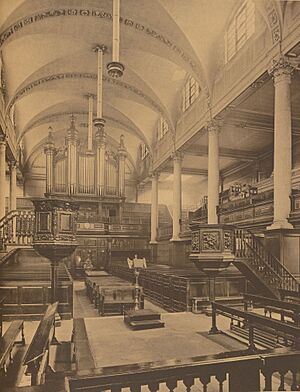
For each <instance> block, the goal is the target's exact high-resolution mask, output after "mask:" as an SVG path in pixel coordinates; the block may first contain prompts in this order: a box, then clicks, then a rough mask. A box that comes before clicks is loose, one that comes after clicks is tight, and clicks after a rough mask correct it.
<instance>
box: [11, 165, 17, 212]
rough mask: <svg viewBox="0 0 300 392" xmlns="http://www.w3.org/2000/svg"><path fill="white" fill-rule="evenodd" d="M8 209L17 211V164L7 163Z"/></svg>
mask: <svg viewBox="0 0 300 392" xmlns="http://www.w3.org/2000/svg"><path fill="white" fill-rule="evenodd" d="M9 204H10V205H9V209H10V211H14V210H16V209H17V162H16V161H10V162H9Z"/></svg>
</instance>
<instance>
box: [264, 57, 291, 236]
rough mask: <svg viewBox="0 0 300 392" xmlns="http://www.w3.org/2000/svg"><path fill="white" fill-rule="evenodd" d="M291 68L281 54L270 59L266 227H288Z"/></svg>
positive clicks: (289, 205)
mask: <svg viewBox="0 0 300 392" xmlns="http://www.w3.org/2000/svg"><path fill="white" fill-rule="evenodd" d="M292 71H293V67H292V66H291V64H290V63H289V62H287V61H286V59H285V58H284V57H281V58H280V59H279V60H278V61H273V64H272V67H271V69H270V70H269V73H270V74H271V75H272V76H273V81H274V93H275V97H274V171H273V176H274V177H273V178H274V218H273V224H272V225H271V226H270V227H268V229H289V228H292V227H293V226H292V225H291V224H290V223H289V222H288V218H289V214H290V211H291V201H290V195H291V192H292V173H291V170H292V129H291V126H292V125H291V98H290V83H291V73H292Z"/></svg>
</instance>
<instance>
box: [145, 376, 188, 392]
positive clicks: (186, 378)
mask: <svg viewBox="0 0 300 392" xmlns="http://www.w3.org/2000/svg"><path fill="white" fill-rule="evenodd" d="M182 381H183V384H184V385H185V387H186V391H187V392H190V390H191V388H192V386H193V385H194V381H195V379H194V377H185V378H184V379H183V380H182ZM151 392H152V391H151Z"/></svg>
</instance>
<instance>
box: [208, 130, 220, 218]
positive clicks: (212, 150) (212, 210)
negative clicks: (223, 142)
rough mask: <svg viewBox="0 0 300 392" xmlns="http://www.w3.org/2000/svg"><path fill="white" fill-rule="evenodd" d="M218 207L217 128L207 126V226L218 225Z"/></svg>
mask: <svg viewBox="0 0 300 392" xmlns="http://www.w3.org/2000/svg"><path fill="white" fill-rule="evenodd" d="M218 205H219V128H218V126H217V125H216V124H214V123H211V124H210V125H209V126H208V221H207V223H208V224H216V223H218V214H217V206H218Z"/></svg>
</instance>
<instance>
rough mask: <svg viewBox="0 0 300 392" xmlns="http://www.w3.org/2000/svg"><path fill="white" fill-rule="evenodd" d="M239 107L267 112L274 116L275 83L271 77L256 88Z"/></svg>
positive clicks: (254, 111) (261, 112) (250, 110)
mask: <svg viewBox="0 0 300 392" xmlns="http://www.w3.org/2000/svg"><path fill="white" fill-rule="evenodd" d="M237 109H245V110H247V111H249V113H251V112H252V113H257V114H266V115H270V116H273V113H274V85H273V81H272V80H271V79H270V80H268V81H267V82H266V83H264V84H263V86H262V87H260V88H259V89H258V90H256V91H255V92H254V93H253V94H252V95H250V97H248V98H247V99H246V100H245V101H244V102H243V103H241V104H239V105H238V107H237Z"/></svg>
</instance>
